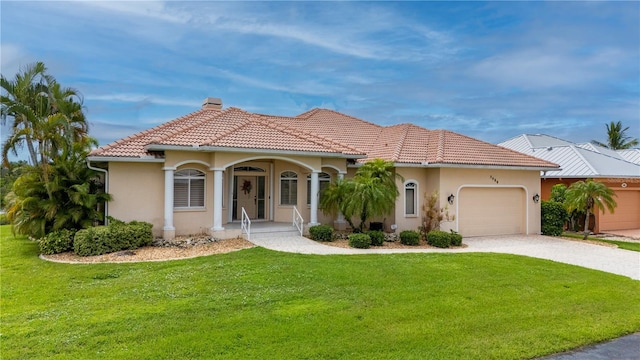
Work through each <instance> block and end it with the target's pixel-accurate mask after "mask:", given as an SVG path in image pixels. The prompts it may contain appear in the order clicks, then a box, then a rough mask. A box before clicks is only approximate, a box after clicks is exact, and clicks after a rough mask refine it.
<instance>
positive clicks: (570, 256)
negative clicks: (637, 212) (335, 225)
mask: <svg viewBox="0 0 640 360" xmlns="http://www.w3.org/2000/svg"><path fill="white" fill-rule="evenodd" d="M251 242H253V243H254V244H256V245H258V246H262V247H265V248H267V249H272V250H276V251H284V252H294V253H301V254H318V255H332V254H345V255H346V254H392V253H411V252H417V253H429V252H433V253H435V252H443V253H457V252H492V253H502V254H515V255H524V256H530V257H535V258H540V259H547V260H552V261H557V262H561V263H566V264H572V265H578V266H582V267H586V268H590V269H595V270H600V271H605V272H610V273H613V274H618V275H623V276H627V277H630V278H632V279H635V280H640V252H636V251H629V250H621V249H617V248H611V247H606V246H601V245H593V244H589V243H583V242H579V241H572V240H564V239H559V238H554V237H548V236H542V235H506V236H487V237H474V238H465V239H463V243H464V244H466V245H467V247H466V248H463V249H407V250H405V249H379V248H378V249H376V248H371V249H344V248H338V247H335V246H330V245H323V244H321V243H318V242H315V241H312V240H309V239H307V238H304V237H301V236H286V237H283V236H279V237H269V236H264V237H258V238H255V239H253V238H252V239H251Z"/></svg>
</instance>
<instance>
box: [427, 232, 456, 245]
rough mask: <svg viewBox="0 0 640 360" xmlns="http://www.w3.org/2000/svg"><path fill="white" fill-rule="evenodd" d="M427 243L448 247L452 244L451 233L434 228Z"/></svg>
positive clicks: (428, 236)
mask: <svg viewBox="0 0 640 360" xmlns="http://www.w3.org/2000/svg"><path fill="white" fill-rule="evenodd" d="M427 243H428V244H429V245H431V246H435V247H439V248H448V247H449V246H450V245H451V234H450V233H448V232H445V231H440V230H432V231H430V232H429V233H428V234H427Z"/></svg>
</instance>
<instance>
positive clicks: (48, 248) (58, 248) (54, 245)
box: [38, 229, 76, 255]
mask: <svg viewBox="0 0 640 360" xmlns="http://www.w3.org/2000/svg"><path fill="white" fill-rule="evenodd" d="M75 234H76V232H75V231H73V230H67V229H63V230H59V231H54V232H50V233H48V234H47V236H45V237H43V238H41V239H40V240H38V246H39V247H40V254H44V255H51V254H59V253H63V252H65V251H71V250H73V237H74V236H75Z"/></svg>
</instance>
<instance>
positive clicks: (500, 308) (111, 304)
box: [0, 227, 640, 360]
mask: <svg viewBox="0 0 640 360" xmlns="http://www.w3.org/2000/svg"><path fill="white" fill-rule="evenodd" d="M1 230H2V235H1V236H0V261H1V263H0V265H1V270H0V271H1V273H0V276H1V277H0V280H1V284H0V285H1V293H0V294H1V315H0V316H1V318H0V320H1V322H0V333H1V335H0V336H1V337H0V339H1V340H0V346H1V347H0V350H1V353H0V358H2V359H3V360H5V359H27V358H28V359H45V358H46V359H189V358H206V359H209V358H228V359H245V358H246V359H444V358H446V359H455V358H458V359H489V358H492V359H522V358H532V357H537V356H542V355H546V354H550V353H554V352H558V351H563V350H566V349H570V348H574V347H577V346H580V345H584V344H588V343H592V342H597V341H602V340H605V339H609V338H613V337H617V336H620V335H623V334H627V333H631V332H635V331H638V330H640V298H639V297H638V294H639V293H640V281H633V280H631V279H629V278H626V277H622V276H616V275H612V274H607V273H603V272H598V271H594V270H587V269H583V268H579V267H575V266H570V265H564V264H558V263H554V262H550V261H545V260H537V259H532V258H526V257H519V256H511V255H500V254H480V253H478V254H396V255H374V254H372V255H355V256H311V255H298V254H286V253H278V252H273V251H269V250H265V249H262V248H252V249H247V250H242V251H239V252H234V253H229V254H221V255H213V256H208V257H202V258H197V259H190V260H180V261H170V262H162V263H157V262H156V263H139V264H94V265H88V264H87V265H68V264H56V263H50V262H45V261H42V260H40V259H38V258H37V247H36V244H35V243H33V242H30V241H28V240H26V239H24V238H18V239H14V238H13V237H12V236H11V235H10V232H9V229H8V227H2V228H1Z"/></svg>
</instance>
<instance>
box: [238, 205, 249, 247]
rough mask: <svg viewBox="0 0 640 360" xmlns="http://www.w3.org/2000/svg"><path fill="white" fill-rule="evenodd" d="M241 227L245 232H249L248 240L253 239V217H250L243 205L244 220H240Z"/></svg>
mask: <svg viewBox="0 0 640 360" xmlns="http://www.w3.org/2000/svg"><path fill="white" fill-rule="evenodd" d="M240 229H241V231H242V232H243V233H245V234H247V240H251V219H249V215H247V212H246V211H244V206H243V207H242V220H241V221H240Z"/></svg>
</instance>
